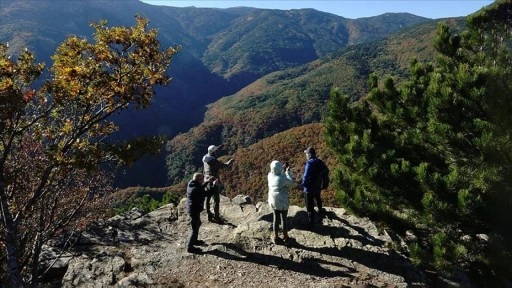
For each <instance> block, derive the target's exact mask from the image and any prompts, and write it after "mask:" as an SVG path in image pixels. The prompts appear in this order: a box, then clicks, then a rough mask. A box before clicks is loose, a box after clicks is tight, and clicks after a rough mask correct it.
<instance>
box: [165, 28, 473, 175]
mask: <svg viewBox="0 0 512 288" xmlns="http://www.w3.org/2000/svg"><path fill="white" fill-rule="evenodd" d="M448 23H449V25H451V26H452V27H453V29H460V27H462V25H463V21H462V20H460V19H459V20H455V19H452V20H449V21H448ZM436 26H437V24H436V22H429V23H425V24H422V25H418V26H415V27H413V28H410V29H406V30H404V31H403V32H400V33H397V34H395V35H393V36H390V37H388V38H385V39H383V40H380V41H376V42H370V43H364V44H358V45H353V46H349V47H347V48H345V49H343V50H341V51H339V52H336V53H333V54H331V55H330V56H328V57H324V58H321V59H318V60H315V61H312V62H310V63H307V64H305V65H302V66H299V67H297V68H291V69H287V70H283V71H277V72H274V73H271V74H269V75H266V76H264V77H262V78H261V79H259V80H257V81H255V82H253V83H251V84H250V85H248V86H246V87H244V88H243V89H241V90H240V91H239V92H237V93H236V94H234V95H231V96H228V97H223V98H222V99H219V100H218V101H216V102H214V103H213V104H211V105H209V106H208V110H207V111H206V114H205V118H204V121H203V122H202V123H201V124H200V125H198V126H196V127H194V128H192V129H191V130H189V131H188V132H187V133H183V134H180V135H178V136H176V137H174V138H173V139H172V140H171V141H169V143H168V145H167V150H168V151H169V152H168V153H169V154H168V156H167V168H168V173H169V174H168V176H169V179H170V181H171V183H179V182H181V181H184V179H186V178H187V177H188V175H190V174H191V173H192V172H193V171H197V170H198V169H200V168H201V165H202V163H201V157H202V156H203V155H204V154H205V153H206V147H208V146H209V145H212V144H215V145H218V144H221V143H222V144H223V148H224V151H223V153H228V154H236V153H238V151H239V150H240V149H244V148H248V147H250V145H252V144H255V143H257V142H259V141H261V140H263V139H265V138H268V137H272V136H274V135H275V134H276V133H280V132H284V131H286V130H288V129H291V128H294V127H300V126H302V125H308V124H312V123H319V122H321V121H322V119H323V117H324V116H325V113H326V104H327V101H328V99H329V91H330V89H333V88H336V89H339V90H340V91H341V93H343V94H346V95H350V96H351V97H352V98H353V99H358V98H360V97H363V96H364V95H365V94H366V93H367V92H368V84H367V82H368V77H369V75H370V74H372V73H373V74H376V75H377V76H379V77H383V78H384V77H387V76H386V75H389V76H391V77H394V78H396V79H398V80H400V79H403V78H404V77H406V76H407V75H408V68H409V63H410V61H411V59H417V60H419V61H423V60H433V59H434V57H435V55H434V51H435V50H434V47H433V45H432V38H433V37H434V35H435V30H436ZM305 141H306V142H307V141H311V140H310V139H307V137H306V139H305ZM304 148H305V147H297V150H296V152H300V151H302V150H304ZM241 161H244V160H243V158H242V159H241ZM237 165H244V164H243V163H240V161H238V164H237ZM265 168H266V167H265ZM258 173H259V174H262V173H263V171H259V172H258Z"/></svg>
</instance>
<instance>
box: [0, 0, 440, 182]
mask: <svg viewBox="0 0 512 288" xmlns="http://www.w3.org/2000/svg"><path fill="white" fill-rule="evenodd" d="M135 14H139V15H141V16H143V17H147V18H148V19H149V20H150V21H151V23H150V26H151V27H154V28H156V29H157V30H158V32H159V39H160V41H161V45H162V46H163V47H169V46H173V45H181V46H182V47H183V49H182V50H181V51H180V53H179V54H178V55H176V57H175V58H174V60H173V63H172V64H171V71H170V75H171V76H172V77H173V81H172V82H171V85H170V86H168V87H163V88H160V89H158V91H156V92H157V97H155V100H154V103H153V105H151V106H150V107H149V109H147V110H145V111H137V113H127V114H126V115H125V116H123V117H120V118H118V119H117V120H116V121H117V123H118V124H119V126H120V130H119V132H118V133H117V139H126V138H128V137H136V136H154V135H165V136H166V137H173V136H174V135H176V134H177V133H179V132H183V131H187V130H188V129H190V128H191V127H193V126H195V125H197V124H199V123H200V122H201V121H202V119H203V113H204V111H205V108H204V106H205V105H206V104H209V103H212V102H214V101H216V100H218V99H220V98H222V97H223V96H226V95H231V94H233V93H235V92H237V91H238V90H239V89H240V88H243V87H245V86H246V85H248V84H249V83H251V82H253V81H254V80H256V79H258V78H260V77H262V76H264V75H266V74H268V73H271V72H274V71H278V70H282V69H286V68H291V67H297V66H299V65H302V64H305V63H308V62H310V61H313V60H316V59H318V57H323V56H325V55H327V54H329V53H332V52H335V51H338V50H339V49H342V48H344V47H346V46H347V45H351V44H354V43H362V42H367V41H372V40H376V39H380V38H382V37H385V36H387V35H390V34H391V33H395V32H397V31H399V30H401V29H404V28H406V27H409V26H412V25H416V24H418V23H422V22H426V21H430V19H426V18H422V17H418V16H414V15H410V14H385V15H382V16H377V17H370V18H362V19H346V18H343V17H340V16H336V15H332V14H329V13H324V12H319V11H316V10H312V9H300V10H290V11H285V10H268V9H255V8H247V7H240V8H232V9H214V8H194V7H187V8H174V7H165V6H152V5H149V4H145V3H142V2H140V1H138V0H128V1H106V0H92V1H0V19H2V21H0V42H8V43H9V45H10V51H11V52H12V53H16V51H20V50H22V49H24V48H28V49H29V50H31V51H33V52H35V54H36V56H37V59H38V60H40V61H45V62H46V63H47V65H48V66H50V64H51V59H50V56H51V55H52V54H53V52H54V51H55V49H56V47H57V45H59V44H60V43H61V42H62V41H63V40H64V39H65V38H66V37H67V36H68V35H77V36H79V37H90V35H91V33H92V29H91V28H90V27H89V24H90V23H91V21H99V20H102V19H104V20H107V21H108V22H109V25H132V24H133V23H134V17H133V16H134V15H135ZM155 160H158V162H155ZM155 167H160V169H156V168H155ZM165 182H166V176H165V170H164V164H163V156H160V157H157V158H156V159H146V160H145V162H142V163H141V162H139V164H137V165H136V166H135V168H132V169H127V171H125V174H120V175H119V181H118V185H121V186H128V185H152V186H162V185H164V184H165Z"/></svg>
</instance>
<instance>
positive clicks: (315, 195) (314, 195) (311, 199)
mask: <svg viewBox="0 0 512 288" xmlns="http://www.w3.org/2000/svg"><path fill="white" fill-rule="evenodd" d="M304 201H305V202H306V211H308V218H309V223H313V220H314V218H315V201H316V206H317V207H318V211H321V210H322V199H321V198H320V191H318V192H309V193H304Z"/></svg>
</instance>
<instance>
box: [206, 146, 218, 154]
mask: <svg viewBox="0 0 512 288" xmlns="http://www.w3.org/2000/svg"><path fill="white" fill-rule="evenodd" d="M219 148H220V145H219V146H215V145H210V146H208V153H213V152H215V151H217V150H218V149H219Z"/></svg>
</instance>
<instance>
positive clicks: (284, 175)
mask: <svg viewBox="0 0 512 288" xmlns="http://www.w3.org/2000/svg"><path fill="white" fill-rule="evenodd" d="M267 180H268V205H269V206H270V208H272V212H273V213H272V214H273V215H274V220H273V221H272V229H273V231H274V237H273V238H272V242H273V243H274V244H279V242H280V241H281V239H280V238H279V236H278V232H279V225H280V224H281V223H282V227H283V240H284V242H285V243H288V242H289V240H290V237H289V236H288V225H287V219H286V217H287V215H288V208H289V207H290V195H289V193H288V190H289V189H290V188H291V187H293V185H294V182H293V178H292V174H291V171H290V165H288V162H286V163H285V164H284V165H283V164H281V162H279V161H277V160H274V161H272V162H271V163H270V172H269V173H268V175H267Z"/></svg>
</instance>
